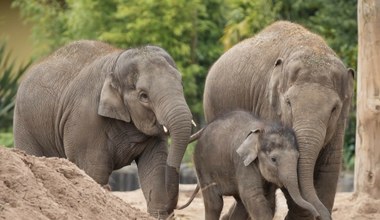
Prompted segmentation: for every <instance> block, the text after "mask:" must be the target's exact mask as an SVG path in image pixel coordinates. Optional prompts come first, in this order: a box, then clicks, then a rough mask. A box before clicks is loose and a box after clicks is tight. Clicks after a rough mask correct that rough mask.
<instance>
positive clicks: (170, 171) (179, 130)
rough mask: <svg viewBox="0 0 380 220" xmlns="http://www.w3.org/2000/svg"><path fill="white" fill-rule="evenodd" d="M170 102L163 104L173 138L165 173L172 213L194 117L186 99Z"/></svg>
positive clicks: (166, 123) (169, 205) (165, 120)
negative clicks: (180, 170)
mask: <svg viewBox="0 0 380 220" xmlns="http://www.w3.org/2000/svg"><path fill="white" fill-rule="evenodd" d="M168 102H169V103H163V106H165V109H164V110H163V111H164V114H163V115H164V116H163V121H164V123H165V125H166V126H167V127H168V130H169V132H170V137H171V146H170V147H169V154H168V158H167V162H166V171H165V175H166V176H165V185H166V191H167V195H168V199H169V203H168V210H169V211H171V210H173V209H174V208H175V207H176V205H177V201H178V188H179V169H180V165H181V161H182V158H183V155H184V153H185V151H186V147H187V144H188V141H189V138H190V134H191V120H192V115H191V112H190V109H189V107H188V106H187V104H186V101H185V99H184V98H171V99H170V100H168Z"/></svg>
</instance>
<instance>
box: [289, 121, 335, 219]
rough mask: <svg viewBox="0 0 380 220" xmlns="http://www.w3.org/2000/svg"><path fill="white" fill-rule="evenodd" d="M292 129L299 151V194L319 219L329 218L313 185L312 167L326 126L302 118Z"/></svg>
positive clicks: (322, 140) (319, 149) (321, 144)
mask: <svg viewBox="0 0 380 220" xmlns="http://www.w3.org/2000/svg"><path fill="white" fill-rule="evenodd" d="M310 125H313V127H310ZM294 130H295V132H296V135H297V140H298V144H299V151H300V157H299V162H298V177H299V180H300V181H299V184H300V189H301V194H302V196H303V198H305V200H306V201H308V202H310V203H311V204H313V205H314V207H315V208H316V209H317V210H318V212H319V214H320V216H321V219H331V214H330V212H329V211H328V209H327V208H326V207H325V206H324V205H323V203H322V202H321V201H320V200H319V198H318V195H317V193H316V191H315V187H314V168H315V164H316V161H317V158H318V155H319V152H320V151H321V149H322V146H323V143H324V138H325V135H326V126H325V125H323V124H322V123H321V122H320V121H319V122H318V121H315V122H310V120H307V119H304V120H299V121H298V122H296V123H295V125H294Z"/></svg>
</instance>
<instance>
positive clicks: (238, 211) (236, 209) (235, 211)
mask: <svg viewBox="0 0 380 220" xmlns="http://www.w3.org/2000/svg"><path fill="white" fill-rule="evenodd" d="M235 199H236V198H235ZM235 219H237V220H238V219H240V220H247V219H249V214H248V212H247V210H246V209H245V207H244V205H243V203H242V201H241V200H240V198H238V199H237V200H236V201H235V203H234V204H232V206H231V208H230V209H229V211H228V213H227V214H225V215H224V216H223V218H222V220H235Z"/></svg>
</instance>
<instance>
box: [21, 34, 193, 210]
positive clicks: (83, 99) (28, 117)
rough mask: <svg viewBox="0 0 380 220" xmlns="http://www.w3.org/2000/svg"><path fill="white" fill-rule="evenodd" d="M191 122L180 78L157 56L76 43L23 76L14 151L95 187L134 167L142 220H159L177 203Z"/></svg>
mask: <svg viewBox="0 0 380 220" xmlns="http://www.w3.org/2000/svg"><path fill="white" fill-rule="evenodd" d="M191 119H192V116H191V113H190V110H189V108H188V106H187V104H186V101H185V98H184V94H183V88H182V84H181V75H180V73H179V72H178V70H177V69H176V66H175V63H174V61H173V59H172V58H171V57H170V55H169V54H168V53H166V52H165V51H164V50H163V49H161V48H159V47H156V46H146V47H142V48H138V49H129V50H120V49H117V48H113V47H111V46H110V45H107V44H104V43H101V42H95V41H78V42H74V43H71V44H69V45H67V46H64V47H62V48H61V49H59V50H57V51H56V52H55V53H53V54H52V55H51V56H49V57H48V58H46V59H45V60H43V61H41V62H40V63H38V64H36V65H34V66H33V67H32V68H31V69H30V70H29V71H28V73H27V74H26V77H25V79H24V80H23V82H22V83H21V85H20V88H19V90H18V94H17V99H16V109H15V115H14V136H15V146H16V147H17V148H19V149H22V150H25V151H26V152H27V153H28V154H32V155H36V156H48V157H53V156H56V157H64V158H68V159H69V160H70V161H72V162H74V163H75V164H76V165H78V166H79V167H80V168H82V169H83V170H85V172H86V173H87V174H89V175H90V176H91V177H92V178H94V180H95V181H97V182H98V183H99V184H102V185H105V184H107V182H108V177H109V175H110V173H111V172H112V171H113V170H115V169H119V168H121V167H123V166H125V165H128V164H130V163H131V162H132V161H133V160H136V162H137V165H138V172H139V178H140V184H141V188H142V190H143V192H144V195H145V198H146V200H147V206H148V211H149V213H151V214H152V215H153V216H156V217H157V216H160V217H165V216H167V215H168V214H169V213H171V212H172V210H173V208H174V207H175V206H176V203H177V199H178V182H179V175H178V170H179V166H180V163H181V160H182V157H183V154H184V152H185V149H186V146H187V142H188V140H189V137H190V133H191ZM163 125H164V126H165V127H166V128H167V129H168V130H169V132H170V135H171V138H172V146H171V147H170V150H169V152H168V150H167V135H166V134H165V132H164V130H163ZM165 192H166V193H165Z"/></svg>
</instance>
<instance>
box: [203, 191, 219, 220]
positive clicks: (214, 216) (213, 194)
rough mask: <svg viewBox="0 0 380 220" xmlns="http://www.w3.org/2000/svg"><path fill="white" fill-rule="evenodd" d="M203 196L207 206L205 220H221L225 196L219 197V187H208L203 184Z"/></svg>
mask: <svg viewBox="0 0 380 220" xmlns="http://www.w3.org/2000/svg"><path fill="white" fill-rule="evenodd" d="M201 187H202V189H204V190H202V196H203V202H204V206H205V219H207V220H219V218H220V214H221V213H222V209H223V196H222V195H219V193H218V192H219V190H218V189H217V187H207V185H206V187H205V186H204V185H203V184H202V185H201Z"/></svg>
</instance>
